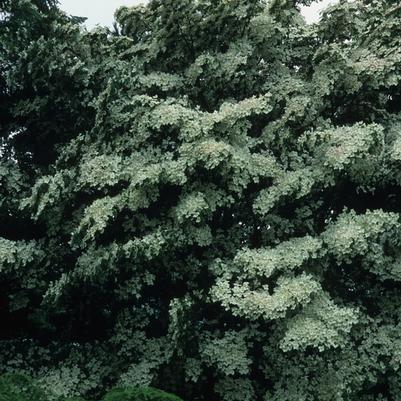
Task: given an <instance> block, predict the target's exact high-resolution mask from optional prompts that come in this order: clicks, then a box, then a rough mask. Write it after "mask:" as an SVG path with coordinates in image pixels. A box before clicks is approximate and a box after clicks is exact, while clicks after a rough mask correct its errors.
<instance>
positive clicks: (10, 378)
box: [0, 373, 182, 401]
mask: <svg viewBox="0 0 401 401" xmlns="http://www.w3.org/2000/svg"><path fill="white" fill-rule="evenodd" d="M55 399H57V400H58V401H85V400H84V399H83V398H81V397H73V398H64V397H62V398H59V397H57V396H55V395H54V394H53V393H52V391H51V390H47V391H44V390H42V389H41V388H39V387H38V386H37V384H36V383H35V382H34V380H32V379H31V378H29V377H27V376H24V375H21V374H10V373H6V374H4V375H2V376H0V401H52V400H55ZM102 401H182V400H181V398H179V397H176V396H175V395H173V394H170V393H166V392H164V391H161V390H157V389H154V388H150V387H148V388H146V387H124V388H115V389H113V390H111V391H109V392H108V393H107V394H106V395H105V396H104V397H103V398H102Z"/></svg>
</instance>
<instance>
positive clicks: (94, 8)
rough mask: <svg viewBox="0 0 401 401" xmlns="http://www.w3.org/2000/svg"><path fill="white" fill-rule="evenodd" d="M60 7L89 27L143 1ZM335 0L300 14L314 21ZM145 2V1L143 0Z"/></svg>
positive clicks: (87, 0) (67, 1) (69, 1)
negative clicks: (85, 19) (76, 16)
mask: <svg viewBox="0 0 401 401" xmlns="http://www.w3.org/2000/svg"><path fill="white" fill-rule="evenodd" d="M59 1H60V5H61V8H62V9H63V10H64V11H66V12H67V13H68V14H72V15H78V16H80V17H87V18H88V19H87V21H86V26H87V27H88V28H89V29H91V28H93V27H95V26H96V25H102V26H104V25H107V26H111V25H112V23H113V14H114V11H115V10H116V8H118V7H120V6H124V5H125V6H133V5H136V4H141V3H144V1H140V0H59ZM334 1H336V0H322V1H320V2H316V3H314V4H312V5H311V6H309V7H303V9H302V14H303V15H304V16H305V18H306V20H307V22H308V23H312V22H316V21H318V19H319V13H320V11H321V10H322V9H324V8H325V7H326V6H327V5H328V4H330V3H333V2H334ZM145 2H146V1H145Z"/></svg>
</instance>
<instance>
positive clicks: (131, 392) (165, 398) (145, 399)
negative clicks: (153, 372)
mask: <svg viewBox="0 0 401 401" xmlns="http://www.w3.org/2000/svg"><path fill="white" fill-rule="evenodd" d="M103 401H182V399H181V398H179V397H177V396H176V395H174V394H170V393H166V392H164V391H161V390H157V389H154V388H133V387H127V388H115V389H113V390H111V391H110V392H109V393H107V394H106V395H105V396H104V398H103Z"/></svg>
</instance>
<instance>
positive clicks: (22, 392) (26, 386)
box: [0, 373, 46, 401]
mask: <svg viewBox="0 0 401 401" xmlns="http://www.w3.org/2000/svg"><path fill="white" fill-rule="evenodd" d="M0 401H46V396H45V394H44V393H43V391H41V390H40V389H39V388H38V387H37V386H36V385H35V384H34V383H33V381H32V379H30V378H29V377H27V376H24V375H21V374H10V373H7V374H4V375H2V376H0Z"/></svg>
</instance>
